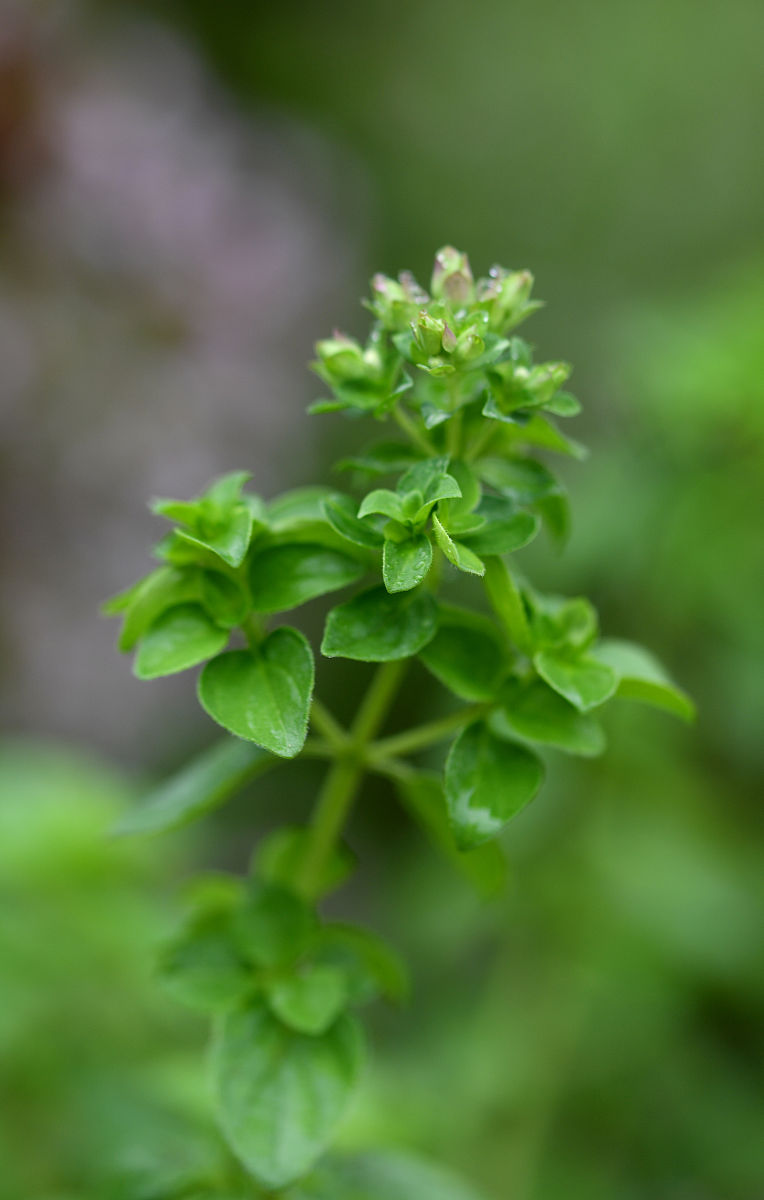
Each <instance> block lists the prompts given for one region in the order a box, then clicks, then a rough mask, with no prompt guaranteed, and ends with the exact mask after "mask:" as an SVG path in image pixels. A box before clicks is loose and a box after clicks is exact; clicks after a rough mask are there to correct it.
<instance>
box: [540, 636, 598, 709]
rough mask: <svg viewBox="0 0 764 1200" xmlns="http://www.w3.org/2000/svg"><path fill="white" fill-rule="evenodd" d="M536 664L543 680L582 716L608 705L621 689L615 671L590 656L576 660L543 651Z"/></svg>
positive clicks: (583, 656)
mask: <svg viewBox="0 0 764 1200" xmlns="http://www.w3.org/2000/svg"><path fill="white" fill-rule="evenodd" d="M533 663H534V666H535V667H536V670H537V671H538V673H539V675H540V676H541V678H542V679H545V680H546V682H547V683H548V684H549V686H550V687H551V688H554V690H555V691H556V692H559V693H560V695H561V696H564V697H565V699H566V700H569V701H570V703H571V704H573V705H575V707H576V708H578V709H580V710H581V712H587V711H588V709H590V708H596V707H597V706H598V705H599V704H604V703H605V701H606V700H609V699H610V697H611V696H612V695H613V694H614V693H615V690H616V687H617V686H618V678H617V676H616V673H615V671H613V670H611V668H610V667H607V666H605V664H604V663H601V662H598V661H597V659H596V658H593V657H592V656H591V655H589V654H581V655H579V656H578V657H576V658H573V657H567V656H565V655H563V654H562V653H556V652H554V651H552V650H540V651H539V652H538V654H536V655H535V656H534V659H533Z"/></svg>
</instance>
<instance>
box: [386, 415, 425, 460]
mask: <svg viewBox="0 0 764 1200" xmlns="http://www.w3.org/2000/svg"><path fill="white" fill-rule="evenodd" d="M392 412H393V419H394V420H395V421H397V423H398V425H399V426H400V427H401V429H402V430H403V432H404V433H405V434H406V437H408V438H410V439H411V441H412V442H413V443H414V445H415V446H417V447H418V448H419V449H420V450H423V451H424V453H425V454H427V455H432V454H434V453H435V449H434V447H433V445H432V442H431V441H430V439H429V438H428V436H427V434H426V433H423V432H422V430H421V429H419V428H418V427H417V424H416V422H415V421H414V420H413V419H412V418H411V417H410V416H409V414H408V413H407V412H406V410H405V408H402V407H401V405H400V404H396V405H395V408H394V409H393V410H392Z"/></svg>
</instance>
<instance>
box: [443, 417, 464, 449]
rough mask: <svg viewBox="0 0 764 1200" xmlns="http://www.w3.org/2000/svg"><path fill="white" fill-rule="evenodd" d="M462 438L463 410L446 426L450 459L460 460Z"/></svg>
mask: <svg viewBox="0 0 764 1200" xmlns="http://www.w3.org/2000/svg"><path fill="white" fill-rule="evenodd" d="M461 438H462V410H461V409H457V410H456V412H455V413H454V415H453V416H452V418H451V420H450V421H449V422H448V423H447V425H446V449H447V450H448V454H449V457H450V458H459V450H460V448H461Z"/></svg>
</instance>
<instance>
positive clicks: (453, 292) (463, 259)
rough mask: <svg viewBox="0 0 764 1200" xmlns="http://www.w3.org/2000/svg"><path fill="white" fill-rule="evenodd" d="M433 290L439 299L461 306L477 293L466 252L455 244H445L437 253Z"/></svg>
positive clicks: (433, 274)
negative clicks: (455, 246) (455, 247)
mask: <svg viewBox="0 0 764 1200" xmlns="http://www.w3.org/2000/svg"><path fill="white" fill-rule="evenodd" d="M431 291H432V294H433V296H435V297H436V298H437V299H438V300H446V301H448V303H449V304H452V305H454V306H456V307H461V306H462V305H464V304H469V303H470V301H471V300H473V298H474V295H475V283H474V280H473V278H472V270H471V269H470V260H469V259H468V258H467V255H466V254H462V253H461V252H460V251H459V250H455V249H454V247H453V246H444V247H443V249H442V250H439V251H438V253H437V254H436V255H435V266H434V267H433V272H432V284H431Z"/></svg>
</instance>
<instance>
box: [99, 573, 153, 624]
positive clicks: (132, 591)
mask: <svg viewBox="0 0 764 1200" xmlns="http://www.w3.org/2000/svg"><path fill="white" fill-rule="evenodd" d="M144 583H145V580H144V579H139V580H138V581H137V583H132V584H131V585H130V587H128V588H123V589H122V591H121V592H117V593H116V595H114V596H109V598H108V600H104V601H103V603H102V605H101V608H100V612H101V613H103V615H104V616H105V617H119V616H121V615H122V613H123V612H126V611H127V609H128V608H129V607H130V605H131V604H132V602H133V600H134V599H135V597H136V596H137V595H138V592H139V591H140V589H141V588H142V587H143V584H144Z"/></svg>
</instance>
